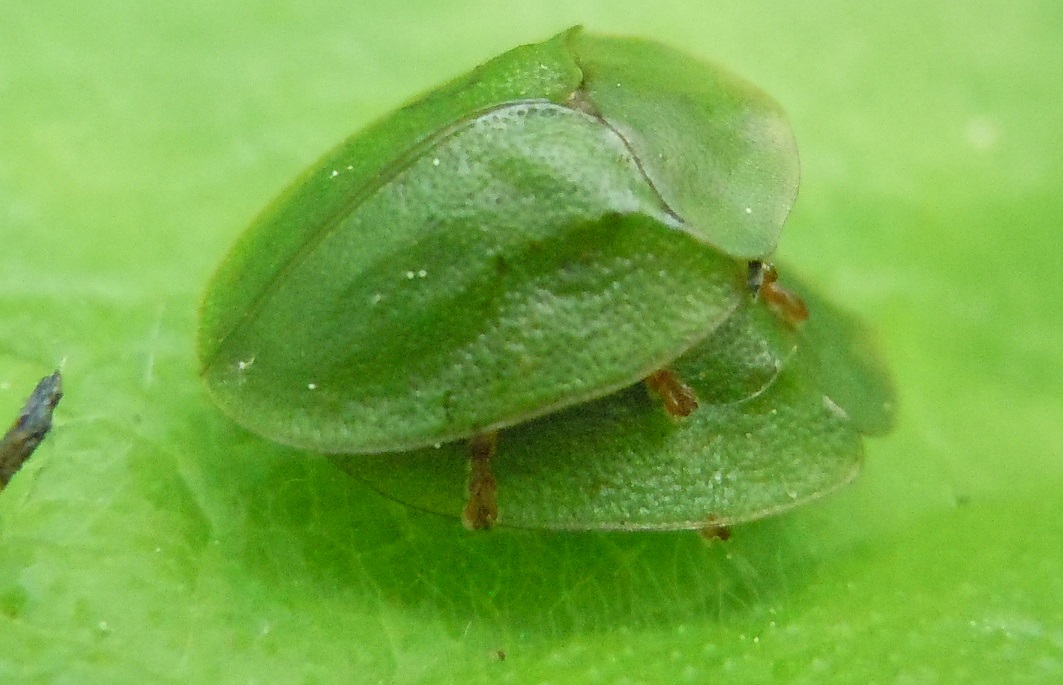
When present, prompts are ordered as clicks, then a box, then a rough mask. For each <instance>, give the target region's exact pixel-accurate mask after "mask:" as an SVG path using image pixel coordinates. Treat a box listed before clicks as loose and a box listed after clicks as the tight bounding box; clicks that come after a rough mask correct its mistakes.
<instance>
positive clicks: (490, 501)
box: [461, 431, 498, 530]
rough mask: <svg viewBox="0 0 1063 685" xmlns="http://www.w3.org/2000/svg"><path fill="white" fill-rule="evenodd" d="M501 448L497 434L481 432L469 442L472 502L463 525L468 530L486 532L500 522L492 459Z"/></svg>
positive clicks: (494, 432)
mask: <svg viewBox="0 0 1063 685" xmlns="http://www.w3.org/2000/svg"><path fill="white" fill-rule="evenodd" d="M497 445H498V432H497V431H491V432H490V433H482V434H480V435H477V436H475V437H474V438H473V439H472V440H470V441H469V499H468V500H467V501H466V502H465V509H463V510H462V512H461V522H462V523H463V524H464V525H465V527H466V528H468V529H469V530H486V529H488V528H490V527H491V526H493V525H494V524H495V520H496V519H498V497H497V489H498V488H497V484H496V483H495V476H494V474H493V473H491V457H493V456H494V455H495V447H496V446H497Z"/></svg>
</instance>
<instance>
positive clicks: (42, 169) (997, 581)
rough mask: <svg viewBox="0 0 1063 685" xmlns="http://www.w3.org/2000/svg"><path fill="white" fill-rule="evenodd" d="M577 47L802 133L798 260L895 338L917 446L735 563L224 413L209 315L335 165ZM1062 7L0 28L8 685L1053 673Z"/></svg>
mask: <svg viewBox="0 0 1063 685" xmlns="http://www.w3.org/2000/svg"><path fill="white" fill-rule="evenodd" d="M573 23H584V24H586V25H587V26H588V27H589V28H590V29H592V30H596V31H601V32H612V33H627V34H637V35H642V36H645V37H651V38H656V39H659V40H662V41H665V42H667V43H670V44H672V45H675V46H677V47H680V48H683V49H684V50H686V51H688V52H690V53H693V54H696V55H700V56H703V57H705V58H709V59H712V60H715V61H718V62H720V63H722V64H725V65H727V66H728V67H730V68H731V69H733V70H734V71H736V72H737V73H739V74H742V75H744V76H746V77H747V78H749V79H750V80H752V81H753V82H755V83H757V84H759V85H760V86H761V87H763V88H764V89H765V90H767V91H768V92H769V93H771V94H773V95H774V96H775V97H776V98H777V99H778V100H779V101H780V102H781V103H782V104H783V106H784V108H785V109H786V110H787V111H788V112H789V114H790V117H791V120H792V123H793V125H794V128H795V130H796V134H797V139H798V142H799V144H800V147H801V153H802V160H803V181H802V190H801V197H800V199H799V200H798V204H797V208H796V210H795V212H794V214H793V216H792V218H791V220H790V221H789V223H788V226H787V229H786V231H785V232H784V237H783V241H782V244H781V247H780V256H781V257H783V258H784V259H785V260H787V261H788V262H789V263H791V264H794V265H797V266H798V267H800V268H801V270H802V272H803V273H804V274H806V275H807V276H808V278H809V279H810V280H812V281H814V282H815V283H817V284H818V285H819V286H820V287H821V288H822V289H824V290H826V291H828V292H830V293H831V294H832V295H833V297H834V299H835V300H837V301H839V302H841V303H845V304H847V305H848V306H850V307H852V308H854V309H856V310H857V311H859V312H860V313H861V314H862V315H863V316H864V317H865V318H866V319H867V320H869V321H870V322H871V323H872V324H873V325H874V326H875V328H876V329H877V330H878V332H879V336H880V339H881V343H882V347H883V350H884V352H885V354H886V356H887V357H888V360H889V362H890V364H891V366H892V367H893V369H894V372H895V375H896V380H897V386H898V389H899V392H900V400H901V412H900V417H899V418H900V421H899V425H898V428H897V430H896V431H895V432H894V433H893V434H891V435H890V436H888V437H886V438H882V439H877V440H872V441H869V443H868V459H867V465H866V468H865V470H864V473H863V475H862V476H861V478H860V479H859V480H858V482H857V483H856V484H855V485H854V486H852V487H850V488H848V489H846V490H844V491H843V492H841V493H839V494H837V495H834V496H832V497H830V498H828V499H826V500H824V501H822V502H819V503H816V504H814V505H811V506H809V507H806V508H804V509H801V510H799V511H797V512H794V513H792V514H789V515H786V516H783V517H779V518H776V519H771V520H767V521H764V522H760V523H757V524H752V525H748V526H744V527H741V528H739V529H738V530H736V531H735V535H734V538H733V539H732V540H731V542H729V543H727V544H717V545H711V546H710V545H706V544H704V543H703V542H702V541H701V540H700V539H698V538H697V536H695V535H692V534H611V535H597V534H594V535H592V534H579V535H574V534H541V533H534V532H521V531H505V530H500V531H495V532H493V533H491V534H488V535H469V534H468V533H466V532H465V531H464V530H463V529H462V528H461V527H460V525H458V524H457V523H455V522H453V521H450V520H445V519H440V518H437V517H434V516H431V515H428V514H422V513H419V512H416V511H411V510H408V509H406V508H404V507H402V506H399V505H397V504H394V503H392V502H389V501H387V500H384V499H382V498H381V497H379V496H378V495H376V494H374V493H373V492H372V491H370V490H368V489H367V488H365V487H364V486H362V485H360V484H358V483H356V482H354V481H352V480H350V479H348V478H346V477H345V476H343V475H342V474H341V473H340V472H339V471H337V470H336V469H334V468H333V467H332V466H331V465H330V464H329V463H328V462H327V461H325V460H324V459H322V458H320V457H315V456H308V455H304V454H301V453H298V452H295V451H292V450H287V449H283V448H280V447H277V446H274V445H270V444H267V443H265V442H263V441H261V440H258V439H256V438H254V437H252V436H249V435H247V434H245V433H243V432H242V431H240V430H238V429H236V428H235V427H234V426H232V425H231V424H229V423H228V422H226V421H225V420H224V419H223V418H221V416H220V415H219V414H218V413H217V412H216V411H215V410H214V409H213V407H212V406H211V405H210V403H209V402H208V400H207V398H206V397H205V395H204V393H203V391H202V390H201V388H200V385H199V383H198V380H197V378H196V375H195V370H194V363H193V358H192V338H193V332H194V322H195V312H196V306H197V302H198V299H199V297H200V295H201V292H202V289H203V287H204V286H205V283H206V280H207V278H208V276H209V274H210V272H211V270H212V269H213V268H214V266H215V265H216V264H217V262H218V261H219V260H220V259H221V257H222V256H223V254H224V252H225V251H226V249H227V248H228V246H229V245H230V244H231V242H232V241H233V239H234V238H235V237H236V235H237V234H238V233H239V232H240V231H242V229H243V228H244V226H245V225H246V224H247V223H248V221H249V220H250V219H251V217H252V216H253V215H254V213H255V212H257V211H258V210H259V209H260V208H261V207H262V206H263V205H264V204H265V203H266V202H267V201H269V200H270V199H271V198H272V197H273V195H274V194H275V193H277V192H278V191H279V190H280V189H281V188H282V187H283V186H284V185H285V184H286V183H287V182H288V181H289V180H291V179H292V178H293V177H294V176H295V175H296V174H297V173H298V172H299V171H300V170H301V169H302V168H303V167H304V166H305V165H307V164H308V163H310V162H311V161H312V160H314V159H315V158H316V157H317V156H318V155H320V154H321V153H323V152H324V151H325V150H326V149H327V148H328V147H330V146H331V145H332V144H334V143H336V142H338V141H339V140H340V139H342V138H343V137H345V136H346V135H348V134H349V133H351V132H352V131H354V130H355V129H357V128H358V127H360V126H362V125H364V124H365V123H367V122H369V121H370V120H371V119H373V118H374V117H376V116H379V115H381V114H383V113H385V112H387V111H388V110H390V109H392V108H394V107H395V106H397V105H398V104H400V103H401V102H403V101H404V100H407V99H409V98H410V97H412V96H414V95H415V94H417V93H419V92H420V91H422V90H424V89H426V88H429V87H431V86H433V85H435V84H437V83H439V82H441V81H443V80H444V79H447V78H449V77H451V76H454V75H456V74H458V73H460V72H463V71H465V70H467V69H468V68H470V67H472V66H473V65H475V64H477V63H479V62H481V61H483V60H484V59H486V58H488V57H490V56H493V55H494V54H496V53H499V52H501V51H503V50H505V49H507V48H509V47H512V46H514V45H516V44H518V43H522V42H529V41H535V40H540V39H543V38H545V37H547V36H549V35H551V34H552V33H554V32H556V31H558V30H560V29H561V28H563V27H565V26H567V25H569V24H573ZM1061 64H1063V4H1060V3H1058V2H1050V1H1049V0H1041V1H1038V0H1025V1H1020V2H1011V3H1002V2H999V3H996V4H993V3H972V2H959V1H957V2H937V3H926V2H913V1H910V0H900V1H898V2H894V3H879V4H868V5H866V6H864V5H853V4H852V3H844V2H830V1H827V0H816V1H813V2H805V3H799V4H798V3H792V4H789V5H781V4H779V3H772V2H746V3H724V2H695V1H693V0H686V1H683V2H678V1H656V2H648V1H646V2H634V1H623V0H611V1H610V2H603V1H600V0H597V1H592V0H566V1H565V2H559V1H555V0H542V1H540V2H537V3H503V2H498V1H497V0H496V1H493V2H492V1H488V0H480V1H473V2H463V3H459V2H455V1H437V2H432V3H429V2H412V1H402V2H392V3H375V4H372V5H369V4H368V3H366V4H364V6H363V5H362V4H360V3H353V2H280V1H275V2H258V3H255V2H248V1H241V0H220V1H216V2H211V3H206V2H202V3H200V2H186V3H136V2H120V1H112V2H98V3H73V2H60V1H57V0H51V1H42V2H35V3H15V2H4V3H2V4H0V238H2V243H0V245H2V250H0V416H11V417H13V416H14V415H15V413H16V412H17V410H18V407H19V406H20V405H21V403H22V401H23V400H24V399H25V397H26V395H28V393H29V392H30V390H31V389H32V387H33V384H34V383H35V382H36V380H37V379H38V378H40V377H41V376H43V375H45V374H47V373H49V372H50V371H51V370H52V369H53V368H54V367H55V366H56V365H57V364H59V363H63V368H64V373H65V378H66V389H67V396H66V398H65V399H64V400H63V403H62V404H61V405H60V407H59V410H58V412H57V425H56V428H55V431H54V433H53V434H52V436H50V437H49V439H48V441H47V442H46V443H45V444H44V445H43V446H42V447H41V449H40V450H39V452H38V453H37V455H36V456H35V457H34V458H33V460H31V462H30V463H29V464H28V465H27V466H26V468H25V469H23V471H22V472H21V473H20V474H19V475H18V476H17V477H16V478H15V479H14V480H13V481H12V484H11V485H10V487H8V488H7V489H6V490H5V491H4V492H3V493H0V682H2V683H142V682H153V683H166V682H173V683H341V682H365V683H375V682H397V683H446V682H461V683H476V682H512V683H533V682H544V683H567V682H589V683H592V682H602V683H623V682H629V683H643V682H645V683H657V682H669V683H671V682H691V683H702V682H731V683H761V682H767V681H772V680H774V681H780V682H808V683H824V682H838V683H853V682H899V683H939V682H940V683H955V682H987V683H988V682H993V683H996V682H1030V683H1052V682H1061V681H1063V506H1061V492H1063V446H1061V445H1063V390H1061V378H1063V374H1061V371H1063V277H1061V275H1060V274H1061V271H1063V257H1061V248H1063V245H1061V241H1060V237H1059V236H1060V228H1061V227H1060V221H1061V218H1063V192H1061V189H1063V154H1061V152H1063V115H1061V114H1060V111H1061V107H1060V105H1061V103H1063V69H1061V68H1060V65H1061Z"/></svg>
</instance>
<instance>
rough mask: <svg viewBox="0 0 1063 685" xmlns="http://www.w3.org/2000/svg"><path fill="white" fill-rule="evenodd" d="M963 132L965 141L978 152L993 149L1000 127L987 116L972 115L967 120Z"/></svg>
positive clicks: (998, 138)
mask: <svg viewBox="0 0 1063 685" xmlns="http://www.w3.org/2000/svg"><path fill="white" fill-rule="evenodd" d="M965 133H966V136H967V142H968V143H969V144H970V146H971V147H973V148H974V149H975V150H978V151H979V152H985V151H987V150H991V149H993V148H994V147H996V144H997V141H999V140H1000V127H999V126H998V125H997V123H996V122H995V121H993V120H992V119H990V118H988V117H973V118H972V119H971V120H970V121H968V122H967V128H966V131H965Z"/></svg>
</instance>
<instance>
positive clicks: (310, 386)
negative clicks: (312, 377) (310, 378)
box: [306, 383, 317, 390]
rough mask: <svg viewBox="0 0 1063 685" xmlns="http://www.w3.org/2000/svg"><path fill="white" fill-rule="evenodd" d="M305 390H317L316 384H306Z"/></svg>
mask: <svg viewBox="0 0 1063 685" xmlns="http://www.w3.org/2000/svg"><path fill="white" fill-rule="evenodd" d="M306 389H307V390H317V383H307V384H306Z"/></svg>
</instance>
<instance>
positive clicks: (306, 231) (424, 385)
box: [198, 28, 798, 527]
mask: <svg viewBox="0 0 1063 685" xmlns="http://www.w3.org/2000/svg"><path fill="white" fill-rule="evenodd" d="M797 182H798V162H797V154H796V146H795V143H794V140H793V136H792V133H791V131H790V128H789V125H788V124H787V122H786V118H785V116H784V115H783V113H782V111H781V109H780V108H779V107H778V105H776V104H775V103H774V102H773V101H772V100H771V99H770V98H768V97H767V96H765V95H764V94H763V93H761V92H760V91H758V90H757V89H755V88H754V87H753V86H751V85H749V84H747V83H745V82H744V81H742V80H740V79H738V78H736V77H734V76H731V75H729V74H727V73H725V72H723V71H721V70H719V69H717V68H715V67H712V66H710V65H707V64H705V63H702V62H699V61H696V60H693V59H691V58H689V57H686V56H684V55H682V54H681V53H679V52H676V51H674V50H672V49H670V48H666V47H664V46H662V45H659V44H657V43H653V42H650V41H644V40H638V39H628V38H608V37H600V36H594V35H591V34H587V33H584V32H583V31H582V30H580V29H579V28H573V29H570V30H567V31H565V32H563V33H561V34H559V35H557V36H555V37H553V38H551V39H550V40H547V41H545V42H542V43H538V44H533V45H525V46H521V47H518V48H516V49H514V50H511V51H509V52H507V53H504V54H502V55H500V56H499V57H496V58H495V59H493V60H490V61H489V62H487V63H485V64H483V65H481V66H480V67H478V68H477V69H475V70H473V71H472V72H471V73H469V74H468V75H466V76H463V77H460V78H458V79H455V80H454V81H452V82H450V83H448V84H446V85H444V86H442V87H440V88H438V89H436V90H434V91H432V92H430V93H428V94H427V95H425V96H423V97H422V98H420V99H419V100H417V101H415V102H413V103H411V104H408V105H406V106H405V107H403V108H401V109H399V110H398V111H396V112H394V113H392V114H391V115H388V116H386V117H385V118H383V119H382V120H380V121H378V122H377V123H376V124H374V125H372V126H370V127H368V128H367V129H365V130H364V131H362V132H360V133H357V134H355V135H354V136H352V137H351V138H349V139H348V140H347V141H345V142H344V143H342V144H341V145H340V146H338V147H337V148H336V149H334V150H333V151H332V152H330V153H328V154H327V155H326V156H325V157H324V158H323V159H322V160H320V161H319V162H318V163H317V164H316V165H314V166H313V167H311V168H310V169H309V170H308V171H307V172H305V173H304V174H303V175H302V177H301V178H300V179H299V180H297V181H296V182H295V184H294V185H292V186H291V187H290V188H289V189H288V190H287V191H286V192H285V193H284V194H283V195H282V196H281V197H280V198H279V199H278V200H277V201H275V202H274V204H273V205H271V206H270V207H269V208H268V209H267V210H266V211H265V212H264V213H263V214H262V215H260V216H259V217H258V218H257V219H256V220H255V222H254V223H253V224H252V226H251V227H250V229H249V230H248V231H247V232H246V233H245V234H244V235H243V237H242V238H241V239H240V240H239V241H238V242H237V244H236V246H235V247H234V248H233V249H232V251H231V252H230V254H229V256H228V257H227V259H226V260H225V261H224V262H223V263H222V265H221V266H220V268H219V269H218V271H217V273H216V274H215V276H214V278H213V280H212V281H211V284H210V286H209V288H208V291H207V294H206V297H205V299H204V302H203V306H202V310H201V317H200V326H199V336H198V356H199V361H200V370H201V375H202V377H203V378H204V380H205V382H206V385H207V388H208V391H209V393H210V395H211V396H212V398H213V399H214V401H215V402H216V403H217V404H218V405H219V406H220V407H221V408H222V409H223V411H225V413H227V414H228V415H229V416H230V417H231V418H233V419H234V420H235V421H236V422H237V423H239V424H241V425H242V426H244V427H245V428H247V429H248V430H251V431H252V432H254V433H257V434H259V435H262V436H264V437H267V438H269V439H272V440H275V441H278V442H282V443H285V444H289V445H293V446H296V447H299V448H303V449H308V450H312V451H317V452H323V453H329V454H343V455H348V454H357V455H372V454H384V453H386V454H387V455H391V456H394V455H395V454H400V453H407V452H410V451H415V450H421V449H424V448H431V447H432V446H434V445H440V444H444V443H453V442H455V441H463V440H472V441H473V443H472V446H471V448H470V451H471V452H472V454H473V457H474V458H473V460H472V461H473V463H474V468H473V471H474V474H476V473H478V474H480V476H478V477H477V478H479V481H480V485H477V484H476V483H472V481H476V480H477V478H472V479H470V483H471V485H470V486H469V491H470V493H472V491H473V490H474V489H475V491H476V492H477V493H480V494H479V495H474V494H469V496H468V505H467V510H468V512H475V511H479V512H481V513H479V514H476V513H466V517H465V518H466V521H467V523H469V525H470V526H471V527H486V526H488V525H490V524H491V523H492V522H493V520H494V518H495V516H496V514H494V513H493V510H494V505H493V504H492V503H491V498H492V497H493V495H490V494H489V491H491V490H492V489H493V487H494V485H493V476H491V472H490V469H489V468H488V466H487V464H488V461H489V457H490V455H491V454H493V452H494V446H493V440H491V439H490V438H488V437H485V436H491V435H492V434H493V433H494V432H496V431H499V430H504V429H508V428H511V427H514V426H519V425H522V424H525V423H527V422H529V421H531V420H533V419H538V418H540V417H547V416H550V415H553V414H555V413H558V412H560V411H562V410H565V409H568V408H572V407H579V406H581V405H584V404H587V403H590V402H593V401H596V400H598V399H599V398H603V397H606V396H609V395H611V394H613V393H616V392H618V391H621V390H623V389H624V388H628V387H630V386H632V385H633V384H636V383H638V382H639V381H640V380H643V379H646V380H647V383H646V385H647V386H649V387H650V388H652V389H653V390H654V392H655V393H656V394H658V395H659V396H660V399H661V402H662V403H663V405H664V406H665V408H666V410H667V411H668V412H669V413H671V414H674V415H676V416H682V415H684V414H690V413H691V412H694V411H695V407H696V406H697V405H698V398H697V397H696V396H695V393H694V392H693V391H692V390H691V388H690V387H689V386H687V385H685V383H684V381H683V380H682V379H681V376H680V375H677V374H675V373H673V372H671V371H669V370H668V369H667V368H666V367H669V366H670V365H671V364H672V363H673V362H675V361H676V360H677V359H679V358H680V357H682V356H683V355H684V354H686V353H688V352H689V351H690V350H692V349H694V348H696V347H697V346H698V345H699V344H701V343H702V341H705V340H706V339H708V338H710V337H711V336H712V334H713V333H714V331H716V330H717V329H719V328H720V327H721V326H722V325H723V324H724V323H725V322H727V321H728V320H729V319H730V318H731V317H732V316H733V315H734V314H735V312H737V311H738V310H739V309H741V308H743V307H744V306H745V305H746V300H747V293H746V285H747V283H746V281H749V283H750V284H751V283H752V280H753V278H754V276H753V274H752V269H753V267H749V268H750V269H751V271H750V273H749V275H748V277H747V274H746V269H747V264H748V263H750V262H752V263H753V264H760V263H761V261H762V260H763V259H765V258H767V257H768V256H769V255H770V254H771V253H772V252H773V251H774V248H775V245H776V242H777V240H778V236H779V232H780V230H781V228H782V224H783V222H784V220H785V218H786V216H787V214H788V213H789V211H790V208H791V206H792V205H793V202H794V199H795V197H796V192H797ZM758 268H759V267H758ZM762 281H763V283H765V284H767V285H766V286H764V287H761V285H760V284H759V283H758V285H756V287H755V288H754V289H755V290H756V291H757V292H758V293H770V294H775V293H785V291H783V290H782V289H781V288H778V287H777V285H775V281H774V278H770V279H769V278H763V279H762ZM750 287H753V286H752V285H750ZM773 297H774V295H772V296H771V297H769V296H765V297H764V298H763V299H764V300H765V301H768V302H775V301H776V299H777V298H776V299H773ZM780 297H781V296H780ZM779 310H780V312H781V313H783V316H784V317H789V316H790V314H788V313H787V312H790V313H791V314H792V311H791V310H789V309H787V308H786V307H780V308H779ZM698 411H700V410H698ZM478 436H480V437H478ZM478 455H479V456H478ZM364 458H365V459H370V460H373V458H372V457H368V456H366V457H364ZM381 459H386V457H384V456H381V457H377V458H376V460H377V461H379V460H381ZM475 464H479V466H475ZM484 484H487V485H484ZM474 486H475V487H474ZM478 498H480V499H482V500H483V501H482V502H478V501H477V499H478ZM708 513H710V514H712V515H714V516H719V515H718V514H716V513H713V512H708ZM721 518H724V519H726V516H722V517H721Z"/></svg>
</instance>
